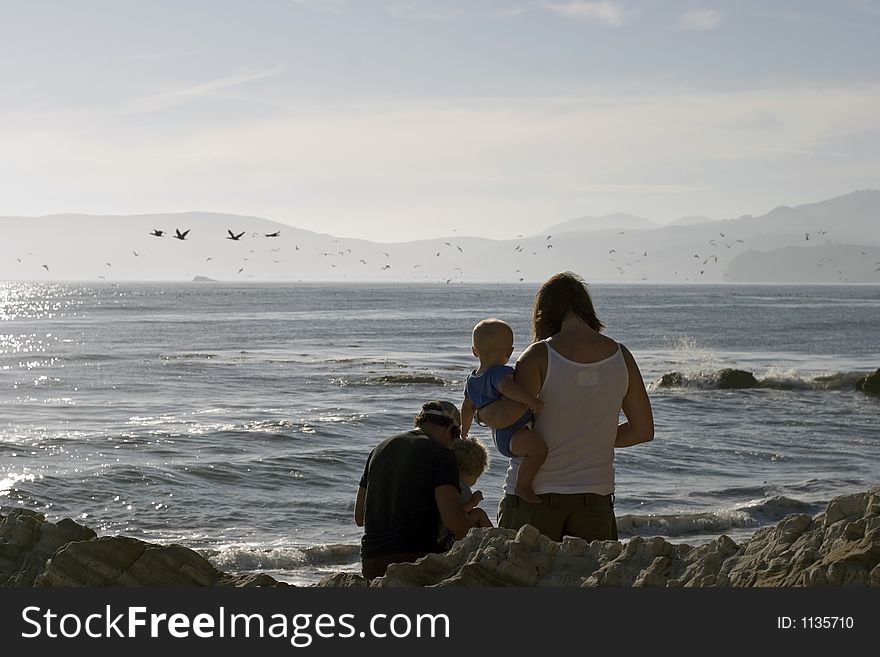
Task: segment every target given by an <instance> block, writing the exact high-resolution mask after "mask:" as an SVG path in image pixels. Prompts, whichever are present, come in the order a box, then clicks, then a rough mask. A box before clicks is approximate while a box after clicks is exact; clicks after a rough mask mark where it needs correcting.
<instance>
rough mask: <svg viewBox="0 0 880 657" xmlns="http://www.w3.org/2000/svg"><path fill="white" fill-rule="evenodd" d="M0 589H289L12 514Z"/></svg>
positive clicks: (197, 559) (2, 540)
mask: <svg viewBox="0 0 880 657" xmlns="http://www.w3.org/2000/svg"><path fill="white" fill-rule="evenodd" d="M0 586H23V587H29V586H34V587H38V588H39V587H57V586H236V587H243V586H287V584H285V583H283V582H278V581H276V580H275V579H274V578H272V577H270V576H268V575H265V574H262V573H260V574H256V575H244V576H236V575H230V574H228V573H224V572H222V571H220V570H218V569H217V568H215V567H214V566H213V565H212V564H211V563H210V562H209V561H208V560H207V559H205V558H204V557H202V556H201V555H200V554H198V553H197V552H195V551H194V550H191V549H189V548H186V547H183V546H181V545H156V544H153V543H147V542H145V541H141V540H138V539H135V538H129V537H126V536H105V537H101V538H98V537H97V535H96V534H95V532H94V531H93V530H91V529H89V528H88V527H84V526H83V525H80V524H78V523H76V522H74V521H73V520H70V519H69V518H65V519H63V520H60V521H59V522H58V523H52V522H48V521H47V520H46V518H45V516H43V515H42V514H40V513H36V512H33V511H29V510H27V509H13V510H12V511H11V512H10V513H9V515H7V516H5V517H4V516H0Z"/></svg>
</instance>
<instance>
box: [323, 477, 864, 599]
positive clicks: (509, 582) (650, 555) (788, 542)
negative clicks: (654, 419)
mask: <svg viewBox="0 0 880 657" xmlns="http://www.w3.org/2000/svg"><path fill="white" fill-rule="evenodd" d="M338 582H339V580H336V582H333V581H332V580H331V581H328V584H329V585H339V584H338ZM353 585H363V583H361V582H357V583H356V584H353ZM372 586H436V587H445V586H582V587H591V586H635V587H646V586H652V587H682V586H686V587H705V586H712V587H719V586H736V587H782V586H785V587H791V586H874V587H880V487H878V488H873V489H871V490H870V491H868V492H866V493H859V494H856V495H845V496H841V497H837V498H835V499H833V500H832V501H831V502H830V503H829V504H828V507H827V509H826V511H825V513H823V514H819V515H818V516H816V517H812V516H810V515H807V514H802V513H795V514H791V515H789V516H787V517H785V518H784V519H783V520H781V521H780V522H779V523H777V524H776V525H775V526H773V527H766V528H764V529H761V530H759V531H757V532H755V534H754V536H753V537H752V538H751V539H749V540H748V541H746V542H744V543H743V544H741V545H738V544H737V543H735V542H734V541H733V540H731V539H730V538H729V537H727V536H721V537H719V538H718V539H716V540H714V541H712V542H711V543H708V544H706V545H701V546H699V547H691V546H688V545H684V544H682V545H676V544H674V543H670V542H668V541H667V540H666V539H664V538H660V537H653V538H644V537H640V536H636V537H634V538H632V539H630V540H629V541H626V542H619V541H593V542H591V543H589V542H587V541H584V540H581V539H576V538H570V537H569V538H565V539H564V540H563V541H562V542H561V543H556V542H554V541H551V540H550V539H548V538H546V537H545V536H542V535H541V534H540V533H538V531H537V529H535V528H534V527H531V526H529V525H526V526H525V527H523V528H521V529H520V530H519V531H518V532H514V531H512V530H508V529H500V528H488V529H472V530H471V531H470V532H469V533H468V535H467V536H466V537H465V538H464V539H463V540H461V541H458V542H456V543H455V544H454V545H453V547H452V549H451V550H450V551H449V552H447V553H445V554H431V555H428V556H426V557H423V558H422V559H419V560H418V561H416V562H415V563H406V564H392V565H391V566H389V567H388V572H387V573H386V575H385V576H384V577H380V578H377V579H375V580H373V582H372Z"/></svg>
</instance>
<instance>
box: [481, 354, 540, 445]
mask: <svg viewBox="0 0 880 657" xmlns="http://www.w3.org/2000/svg"><path fill="white" fill-rule="evenodd" d="M542 363H543V365H542ZM546 368H547V345H545V344H544V343H542V342H536V343H534V344H531V345H529V347H528V348H527V349H526V350H525V351H524V352H523V353H522V355H521V356H520V357H519V359H518V360H517V361H516V371H515V373H514V375H513V379H514V381H516V382H517V383H518V384H519V385H520V386H522V387H523V388H524V389H525V390H526V391H528V393H529V394H530V395H532V396H533V397H537V396H538V393H539V392H540V391H541V386H542V385H543V384H544V371H546ZM528 409H529V407H528V405H527V404H520V403H518V402H515V401H513V400H512V399H509V398H507V397H502V398H501V399H499V400H498V401H496V402H492V403H491V404H489V405H488V406H484V407H483V408H481V409H480V411H479V413H478V418H479V420H480V422H482V423H483V424H486V425H488V426H490V427H492V428H494V429H500V428H503V427H509V426H510V425H511V424H513V423H514V422H516V421H517V420H518V419H520V418H521V417H522V415H523V413H525V412H526V411H527V410H528Z"/></svg>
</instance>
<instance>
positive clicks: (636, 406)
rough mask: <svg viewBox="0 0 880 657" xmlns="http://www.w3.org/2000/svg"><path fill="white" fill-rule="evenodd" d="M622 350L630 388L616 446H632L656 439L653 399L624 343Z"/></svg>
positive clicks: (624, 404) (618, 427) (624, 401)
mask: <svg viewBox="0 0 880 657" xmlns="http://www.w3.org/2000/svg"><path fill="white" fill-rule="evenodd" d="M620 350H621V351H622V352H623V359H624V361H625V362H626V369H627V373H628V374H629V388H628V389H627V391H626V395H625V396H624V398H623V414H624V415H625V416H626V422H624V423H623V424H620V425H618V426H617V439H616V440H615V441H614V446H615V447H630V446H632V445H638V444H640V443H647V442H649V441H651V440H653V439H654V412H653V411H652V410H651V400H650V399H649V398H648V391H647V390H646V389H645V382H644V380H643V379H642V373H641V371H639V366H638V365H637V364H636V361H635V358H633V355H632V354H631V353H630V352H629V349H627V348H626V347H624V346H623V345H620Z"/></svg>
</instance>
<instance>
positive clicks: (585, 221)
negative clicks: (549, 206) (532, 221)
mask: <svg viewBox="0 0 880 657" xmlns="http://www.w3.org/2000/svg"><path fill="white" fill-rule="evenodd" d="M659 227H660V224H657V223H654V222H653V221H650V220H649V219H643V218H642V217H636V216H634V215H631V214H620V213H618V214H606V215H603V216H601V217H577V218H575V219H569V220H568V221H563V222H562V223H559V224H554V225H552V226H548V227H547V228H545V229H544V230H543V231H541V232H540V233H537V234H539V235H557V234H561V233H568V232H573V231H574V232H585V231H586V232H588V231H599V230H618V231H620V230H649V229H651V228H659Z"/></svg>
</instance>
